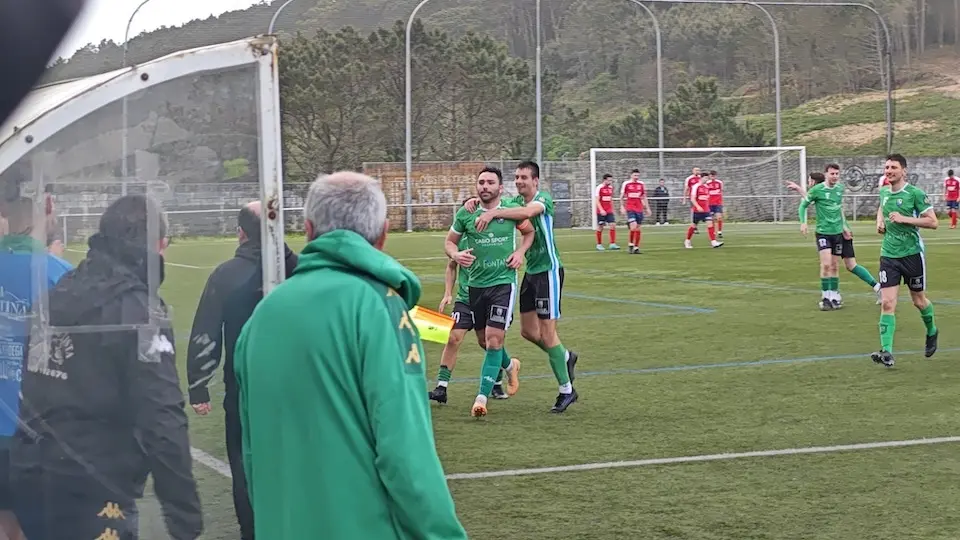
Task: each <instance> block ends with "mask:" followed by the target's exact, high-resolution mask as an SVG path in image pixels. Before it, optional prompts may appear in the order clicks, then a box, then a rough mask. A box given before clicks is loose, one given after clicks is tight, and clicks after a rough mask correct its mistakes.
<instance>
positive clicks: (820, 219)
mask: <svg viewBox="0 0 960 540" xmlns="http://www.w3.org/2000/svg"><path fill="white" fill-rule="evenodd" d="M843 189H844V187H843V184H840V183H837V184H834V186H833V187H829V186H827V183H826V182H820V183H819V184H817V185H815V186H813V187H812V188H810V190H809V191H807V196H806V197H805V199H804V202H805V203H806V204H803V203H801V204H800V222H801V223H806V222H807V205H809V204H811V203H812V204H815V205H817V208H816V210H817V234H841V233H842V232H843V222H844V220H843Z"/></svg>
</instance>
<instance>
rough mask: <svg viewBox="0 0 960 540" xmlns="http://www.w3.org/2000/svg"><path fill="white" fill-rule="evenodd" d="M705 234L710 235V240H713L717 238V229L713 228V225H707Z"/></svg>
mask: <svg viewBox="0 0 960 540" xmlns="http://www.w3.org/2000/svg"><path fill="white" fill-rule="evenodd" d="M707 235H709V236H710V241H711V242H713V241H714V240H716V239H717V231H716V229H714V228H713V225H710V226H709V227H707Z"/></svg>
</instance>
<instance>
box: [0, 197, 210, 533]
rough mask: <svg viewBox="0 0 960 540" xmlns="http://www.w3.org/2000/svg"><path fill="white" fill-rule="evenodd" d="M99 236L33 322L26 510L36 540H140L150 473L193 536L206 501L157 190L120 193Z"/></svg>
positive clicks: (19, 486)
mask: <svg viewBox="0 0 960 540" xmlns="http://www.w3.org/2000/svg"><path fill="white" fill-rule="evenodd" d="M148 223H151V224H152V225H148ZM148 231H149V234H148ZM151 239H152V240H151ZM89 245H90V249H89V251H88V252H87V258H86V259H85V260H84V261H83V262H82V263H80V265H79V266H78V267H77V269H76V270H74V271H73V272H71V273H69V274H67V275H66V276H64V278H63V279H61V280H60V282H59V283H58V284H57V285H56V287H54V288H53V289H52V291H51V292H50V295H49V327H48V328H39V329H37V328H36V326H35V327H34V331H33V332H32V333H31V337H30V340H31V343H30V345H31V347H30V354H29V357H28V360H27V369H26V371H25V373H24V376H23V385H22V402H21V407H20V418H21V422H20V427H19V429H18V430H17V433H16V435H15V436H14V442H13V447H12V449H11V464H12V465H11V469H12V470H11V483H12V485H13V489H14V491H15V493H16V494H17V497H16V502H15V514H16V516H17V518H18V519H19V521H20V524H21V527H22V529H23V532H24V533H25V534H26V536H27V538H29V539H31V540H32V539H38V540H77V539H80V538H90V539H94V538H101V539H111V540H135V539H136V538H137V537H138V534H137V509H136V500H137V499H139V498H140V497H142V495H143V489H144V485H145V483H146V480H147V476H148V475H151V476H152V477H153V486H154V491H155V492H156V496H157V499H158V500H159V503H160V506H161V508H162V510H163V516H164V519H165V522H166V526H167V530H168V532H169V534H170V537H171V538H172V539H173V540H194V539H195V538H197V537H198V536H200V533H201V531H202V529H203V520H202V514H201V508H200V500H199V496H198V495H197V485H196V482H195V480H194V477H193V471H192V459H191V455H190V444H189V440H188V433H187V417H186V412H185V411H184V405H185V404H184V397H183V393H182V392H181V390H180V384H179V379H178V377H177V368H176V360H175V358H176V356H175V349H174V335H173V331H172V329H171V328H170V325H169V319H168V317H167V308H166V305H165V304H164V302H163V300H161V299H160V297H159V296H158V294H157V289H158V288H159V287H160V284H161V283H162V281H163V251H164V249H165V247H166V245H167V239H166V221H165V218H164V216H163V214H162V212H161V210H160V208H159V206H158V205H157V204H156V203H155V202H154V201H153V200H152V199H149V198H147V197H145V196H143V195H127V196H124V197H121V198H120V199H117V200H116V201H114V202H113V203H112V204H111V205H110V206H109V207H108V208H107V210H106V211H105V212H104V213H103V215H102V216H101V218H100V226H99V231H98V232H97V233H96V234H95V235H94V236H92V237H91V238H90V241H89Z"/></svg>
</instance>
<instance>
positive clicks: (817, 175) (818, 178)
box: [810, 172, 827, 184]
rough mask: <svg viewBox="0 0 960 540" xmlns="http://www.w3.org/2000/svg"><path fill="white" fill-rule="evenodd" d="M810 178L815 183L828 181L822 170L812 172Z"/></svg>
mask: <svg viewBox="0 0 960 540" xmlns="http://www.w3.org/2000/svg"><path fill="white" fill-rule="evenodd" d="M810 179H811V180H813V183H814V184H820V183H822V182H824V181H826V179H827V177H826V176H824V175H823V173H822V172H814V173H810Z"/></svg>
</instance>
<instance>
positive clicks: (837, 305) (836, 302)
mask: <svg viewBox="0 0 960 540" xmlns="http://www.w3.org/2000/svg"><path fill="white" fill-rule="evenodd" d="M830 304H831V305H832V306H833V309H843V302H841V301H839V300H830Z"/></svg>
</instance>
